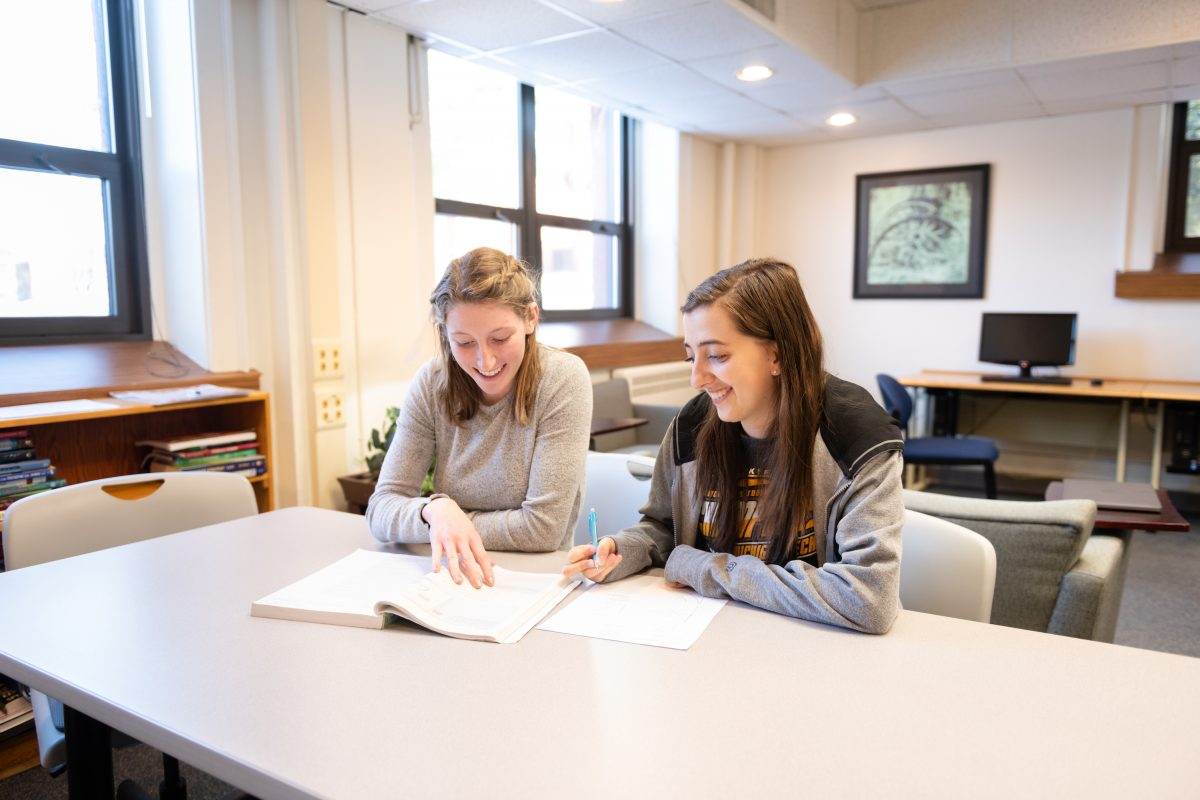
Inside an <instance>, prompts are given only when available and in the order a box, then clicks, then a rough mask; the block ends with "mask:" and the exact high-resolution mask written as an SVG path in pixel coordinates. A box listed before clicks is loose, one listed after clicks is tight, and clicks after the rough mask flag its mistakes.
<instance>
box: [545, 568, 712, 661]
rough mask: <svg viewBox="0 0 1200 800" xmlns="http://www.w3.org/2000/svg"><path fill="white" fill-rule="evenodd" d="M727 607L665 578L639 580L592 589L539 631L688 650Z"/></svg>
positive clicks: (595, 586) (648, 577) (600, 584)
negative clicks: (678, 587) (671, 584)
mask: <svg viewBox="0 0 1200 800" xmlns="http://www.w3.org/2000/svg"><path fill="white" fill-rule="evenodd" d="M725 603H726V601H725V600H714V599H712V598H710V597H703V596H701V595H698V594H696V593H695V592H693V591H692V590H691V589H686V588H684V589H676V588H673V587H671V586H668V585H667V582H666V581H665V580H663V578H662V576H661V575H636V576H634V577H632V578H626V579H624V580H620V581H616V582H615V583H597V584H593V585H592V586H591V587H589V588H588V589H586V590H585V591H584V592H583V594H581V595H580V596H579V597H577V598H575V601H574V602H573V603H569V604H568V605H567V606H565V607H564V608H562V609H560V610H559V611H558V612H557V613H555V614H554V615H552V616H551V617H550V618H549V619H547V620H545V621H543V622H542V623H541V624H540V625H538V630H543V631H554V632H556V633H569V634H574V635H576V636H591V637H594V638H596V639H613V640H616V641H619V642H632V643H633V644H648V645H653V646H655V647H671V648H674V649H676V650H687V649H688V648H689V647H691V646H692V645H693V644H695V642H696V640H697V639H699V638H700V634H702V633H704V630H705V628H707V627H708V624H709V623H710V622H712V620H713V617H715V616H716V615H717V612H718V611H720V610H721V608H722V607H723V606H724V605H725Z"/></svg>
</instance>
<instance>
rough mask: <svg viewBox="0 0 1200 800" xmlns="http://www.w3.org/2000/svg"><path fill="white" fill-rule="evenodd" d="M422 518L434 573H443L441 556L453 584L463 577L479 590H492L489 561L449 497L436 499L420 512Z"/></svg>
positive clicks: (475, 533)
mask: <svg viewBox="0 0 1200 800" xmlns="http://www.w3.org/2000/svg"><path fill="white" fill-rule="evenodd" d="M421 517H422V518H423V519H424V520H425V521H426V522H427V523H429V543H430V545H432V546H433V571H434V572H440V571H441V569H442V556H443V555H444V556H445V557H446V566H447V567H448V568H449V570H450V577H451V578H453V579H454V582H455V583H462V579H463V575H466V577H467V580H468V581H469V582H470V584H471V585H472V586H474V587H475V588H476V589H478V588H479V587H480V586H482V585H483V584H484V583H486V584H487V585H488V586H495V585H496V579H495V577H493V575H492V559H491V558H489V557H488V554H487V550H486V549H485V548H484V546H483V540H482V539H481V538H479V531H477V530H475V525H474V523H472V522H471V519H470V517H468V516H467V515H466V514H464V513H463V510H462V509H461V508H459V507H458V503H456V502H454V501H453V500H452V499H450V498H449V497H439V498H437V499H436V500H433V501H431V502H429V503H427V504H426V505H425V507H424V508H422V509H421Z"/></svg>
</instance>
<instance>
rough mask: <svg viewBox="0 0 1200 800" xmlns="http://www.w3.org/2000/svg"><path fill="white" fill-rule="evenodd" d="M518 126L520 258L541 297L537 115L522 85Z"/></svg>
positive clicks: (530, 91) (529, 89)
mask: <svg viewBox="0 0 1200 800" xmlns="http://www.w3.org/2000/svg"><path fill="white" fill-rule="evenodd" d="M517 119H518V121H519V124H520V126H521V132H520V133H521V135H520V147H521V217H520V219H519V220H516V222H517V223H518V225H519V227H520V237H521V259H522V260H523V261H525V263H526V264H529V265H530V266H531V267H533V269H534V270H535V271H536V272H537V274H538V276H539V282H538V295H539V297H540V295H541V279H540V276H541V272H542V232H541V229H540V228H539V227H538V224H537V153H536V139H537V113H536V111H535V110H534V89H533V87H532V86H530V85H529V84H526V83H522V84H521V110H520V113H519V114H518V115H517Z"/></svg>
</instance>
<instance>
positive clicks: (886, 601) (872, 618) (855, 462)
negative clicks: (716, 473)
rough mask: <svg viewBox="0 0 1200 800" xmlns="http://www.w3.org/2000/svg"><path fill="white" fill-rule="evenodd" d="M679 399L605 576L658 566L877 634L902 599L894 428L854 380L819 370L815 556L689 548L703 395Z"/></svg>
mask: <svg viewBox="0 0 1200 800" xmlns="http://www.w3.org/2000/svg"><path fill="white" fill-rule="evenodd" d="M711 402H712V401H711V400H709V398H708V396H707V395H704V394H701V395H698V396H697V397H696V398H694V399H693V400H692V401H691V402H689V403H688V404H687V405H686V406H684V408H683V410H682V411H680V413H679V415H678V416H677V417H676V418H675V420H674V421H673V422H672V423H671V427H670V428H669V429H668V430H667V434H666V436H665V437H664V438H663V442H662V445H661V446H660V447H659V452H658V458H657V459H656V460H655V465H654V475H653V478H652V479H651V483H650V497H649V500H648V501H647V503H646V505H645V506H644V507H643V508H642V509H641V512H642V515H643V516H642V521H641V522H639V523H638V524H637V525H634V526H633V527H631V528H627V529H625V530H623V531H621V532H619V533H617V534H616V535H615V536H613V539H614V540H615V541H616V543H617V552H618V553H620V554H621V559H622V560H621V563H620V564H618V565H617V567H616V568H615V569H614V570H613V571H612V572H611V573H610V574H609V576H608V577H607V578H606V580H607V581H613V580H617V579H620V578H623V577H626V576H627V575H631V574H633V573H635V572H638V571H639V570H642V569H644V568H645V567H647V566H658V567H661V566H664V565H665V566H666V578H667V580H669V581H675V582H677V583H683V584H686V585H688V586H691V587H692V588H693V589H695V590H696V591H697V592H699V593H700V594H702V595H705V596H706V597H730V598H732V599H734V600H741V601H742V602H745V603H749V604H751V605H754V606H758V607H759V608H764V609H767V610H768V611H775V612H777V613H780V614H787V615H788V616H792V617H799V618H800V619H807V620H813V621H816V622H824V623H827V624H830V625H840V626H842V627H846V628H853V629H854V630H859V631H866V632H868V633H886V632H887V631H888V629H890V628H891V626H892V623H893V622H894V621H895V619H896V614H897V612H898V611H899V608H900V599H899V586H900V527H901V524H902V523H903V521H904V504H903V498H902V494H901V489H902V487H901V480H900V478H901V471H902V469H903V456H902V453H903V446H904V445H903V439H902V438H901V436H900V430H899V427H898V426H897V425H896V422H895V420H894V419H892V418H891V417H889V416H888V415H887V414H886V413H885V412H884V411H883V409H881V408H880V407H879V405H878V404H877V403H875V401H874V400H873V399H872V398H871V396H870V395H869V394H868V393H867V392H866V391H865V390H864V389H862V387H860V386H857V385H855V384H852V383H849V382H847V381H843V380H841V379H839V378H836V377H834V376H832V375H827V376H826V386H825V402H824V409H823V415H822V422H821V426H820V431H819V433H818V434H817V440H816V444H815V447H814V452H813V465H812V467H813V469H812V474H813V505H814V524H815V530H816V533H817V537H818V538H817V553H818V559H819V563H820V566H817V567H814V566H812V565H810V564H807V563H805V562H803V561H791V562H789V563H787V564H786V565H784V566H778V565H775V564H768V563H765V562H763V561H762V560H760V559H759V558H757V557H755V556H751V555H744V556H733V555H730V554H728V553H712V552H708V551H703V550H698V549H696V548H695V547H693V544H694V543H695V541H696V531H697V528H698V524H699V516H700V509H699V507H698V505H697V503H696V500H695V498H696V496H697V494H696V486H695V484H696V462H695V459H694V454H693V451H692V447H693V437H694V435H695V431H696V428H697V426H698V425H699V422H700V421H701V420H703V419H704V416H705V414H707V412H708V408H709V407H710V405H711Z"/></svg>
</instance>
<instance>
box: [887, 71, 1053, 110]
mask: <svg viewBox="0 0 1200 800" xmlns="http://www.w3.org/2000/svg"><path fill="white" fill-rule="evenodd" d="M903 102H904V105H906V106H908V107H909V108H911V109H912V110H913V111H915V112H917V113H918V114H920V115H921V116H923V117H931V116H937V115H939V114H953V113H956V112H965V111H971V110H974V109H979V110H985V109H992V110H996V109H1002V108H1017V107H1020V106H1030V105H1036V103H1034V102H1033V98H1032V96H1031V95H1030V93H1029V92H1028V91H1027V90H1026V89H1025V87H1024V86H1022V85H1021V83H1020V82H1019V81H1018V80H1016V79H1015V78H1014V79H1012V80H1011V81H1008V82H1007V83H995V84H991V85H989V86H976V87H974V88H970V89H955V90H954V91H950V92H937V93H935V94H917V95H911V96H909V97H905V98H904V99H903Z"/></svg>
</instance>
